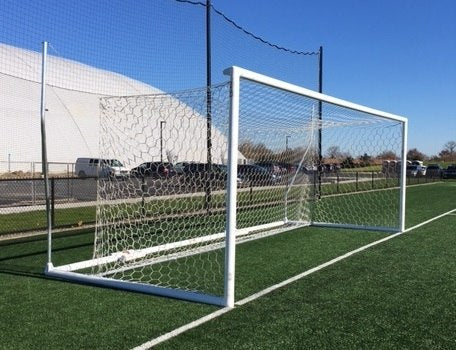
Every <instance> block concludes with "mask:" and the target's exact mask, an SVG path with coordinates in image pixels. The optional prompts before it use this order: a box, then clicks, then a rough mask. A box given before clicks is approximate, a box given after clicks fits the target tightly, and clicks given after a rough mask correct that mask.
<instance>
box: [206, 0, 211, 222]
mask: <svg viewBox="0 0 456 350" xmlns="http://www.w3.org/2000/svg"><path fill="white" fill-rule="evenodd" d="M211 60H212V59H211V0H206V89H207V90H206V124H207V125H206V128H207V171H206V181H205V187H206V201H205V202H206V210H207V212H208V213H209V212H210V210H211V174H212V93H211V85H212V75H211V69H212V62H211Z"/></svg>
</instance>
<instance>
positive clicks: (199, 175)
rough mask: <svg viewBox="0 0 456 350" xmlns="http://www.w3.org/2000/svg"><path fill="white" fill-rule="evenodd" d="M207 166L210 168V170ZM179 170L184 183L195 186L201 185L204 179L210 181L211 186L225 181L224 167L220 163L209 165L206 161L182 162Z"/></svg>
mask: <svg viewBox="0 0 456 350" xmlns="http://www.w3.org/2000/svg"><path fill="white" fill-rule="evenodd" d="M209 168H211V171H210V172H209ZM179 172H180V173H181V175H182V180H183V181H184V182H185V183H186V184H190V185H192V186H196V187H203V186H204V184H205V183H206V180H209V181H211V184H212V187H214V186H217V187H219V186H222V185H223V184H224V183H225V182H226V178H227V173H226V168H225V167H224V166H223V165H221V164H211V166H210V167H209V164H208V163H183V166H182V169H181V170H179Z"/></svg>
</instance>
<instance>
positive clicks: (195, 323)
mask: <svg viewBox="0 0 456 350" xmlns="http://www.w3.org/2000/svg"><path fill="white" fill-rule="evenodd" d="M455 214H456V208H455V209H453V210H450V211H448V212H446V213H443V214H440V215H438V216H435V217H433V218H431V219H429V220H426V221H423V222H422V223H420V224H418V225H415V226H413V227H410V228H408V229H406V230H404V231H402V232H398V233H396V234H393V235H390V236H387V237H385V238H382V239H380V240H378V241H375V242H372V243H369V244H366V245H364V246H362V247H360V248H358V249H355V250H352V251H350V252H348V253H346V254H343V255H341V256H339V257H337V258H334V259H332V260H329V261H327V262H325V263H323V264H321V265H318V266H316V267H314V268H312V269H309V270H307V271H304V272H303V273H300V274H298V275H296V276H294V277H291V278H289V279H287V280H285V281H283V282H281V283H278V284H276V285H273V286H271V287H268V288H266V289H263V290H262V291H260V292H258V293H255V294H252V295H251V296H249V297H247V298H244V299H242V300H239V301H238V302H236V305H237V306H241V305H245V304H247V303H249V302H251V301H253V300H256V299H258V298H260V297H262V296H264V295H266V294H269V293H271V292H273V291H275V290H276V289H279V288H282V287H284V286H286V285H288V284H290V283H293V282H295V281H297V280H299V279H302V278H303V277H305V276H308V275H310V274H312V273H314V272H317V271H319V270H321V269H324V268H325V267H328V266H330V265H333V264H335V263H337V262H339V261H341V260H344V259H346V258H348V257H350V256H352V255H354V254H356V253H359V252H362V251H363V250H366V249H368V248H370V247H373V246H376V245H378V244H380V243H383V242H386V241H388V240H390V239H393V238H395V237H398V236H401V235H402V234H404V233H407V232H410V231H413V230H415V229H417V228H419V227H421V226H424V225H427V224H429V223H431V222H433V221H435V220H438V219H440V218H442V217H444V216H447V215H455ZM231 310H233V309H232V308H228V307H225V308H223V309H220V310H217V311H215V312H213V313H210V314H208V315H206V316H204V317H201V318H199V319H197V320H195V321H193V322H190V323H188V324H186V325H183V326H181V327H178V328H176V329H174V330H173V331H171V332H168V333H165V334H163V335H161V336H159V337H157V338H155V339H152V340H150V341H148V342H146V343H143V344H141V345H139V346H137V347H135V348H133V349H132V350H147V349H151V348H152V347H154V346H155V345H158V344H160V343H162V342H164V341H167V340H169V339H171V338H174V337H176V336H178V335H180V334H182V333H184V332H186V331H188V330H190V329H192V328H196V327H198V326H200V325H202V324H204V323H206V322H208V321H211V320H213V319H215V318H217V317H219V316H221V315H223V314H225V313H227V312H229V311H231Z"/></svg>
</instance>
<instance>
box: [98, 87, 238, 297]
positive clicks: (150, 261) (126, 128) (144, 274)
mask: <svg viewBox="0 0 456 350" xmlns="http://www.w3.org/2000/svg"><path fill="white" fill-rule="evenodd" d="M211 101H212V104H211V107H212V108H211V111H212V113H211V115H212V128H211V131H212V132H211V141H212V142H211V143H212V148H211V155H210V157H211V161H212V162H211V166H210V168H209V166H208V162H207V159H208V152H207V119H206V117H207V116H206V111H207V90H206V89H196V90H191V91H184V92H180V93H175V94H154V95H145V96H132V97H119V98H116V97H110V98H103V99H102V100H101V110H102V115H101V126H100V129H101V140H100V150H101V152H102V153H101V156H102V158H103V159H105V160H107V162H108V161H110V162H119V163H121V166H123V167H125V168H127V169H130V173H129V176H122V175H120V176H119V175H117V174H107V176H106V177H102V178H100V179H99V185H98V200H99V205H98V209H97V232H96V240H95V250H94V259H100V258H103V257H109V256H110V257H111V258H112V259H111V260H110V261H109V263H107V264H99V265H97V266H96V267H95V268H94V270H93V273H95V274H97V275H104V276H107V277H111V278H116V279H122V280H128V281H135V282H143V283H151V284H154V285H157V286H162V287H170V288H179V289H184V290H192V291H204V292H206V293H212V294H221V293H222V291H223V271H224V269H223V265H224V249H223V247H222V246H221V245H220V244H219V243H220V242H221V241H223V238H224V234H223V231H224V229H225V213H224V205H225V191H226V185H225V183H226V169H225V166H224V163H225V162H226V157H227V128H228V118H227V117H228V115H229V113H228V108H229V85H228V84H222V85H218V86H214V87H212V88H211ZM208 186H210V197H208V195H207V194H206V190H207V187H208ZM214 235H215V237H214ZM208 236H210V238H207V237H208Z"/></svg>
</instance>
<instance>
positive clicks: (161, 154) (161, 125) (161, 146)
mask: <svg viewBox="0 0 456 350" xmlns="http://www.w3.org/2000/svg"><path fill="white" fill-rule="evenodd" d="M163 124H166V122H165V121H164V120H160V162H161V163H163Z"/></svg>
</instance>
